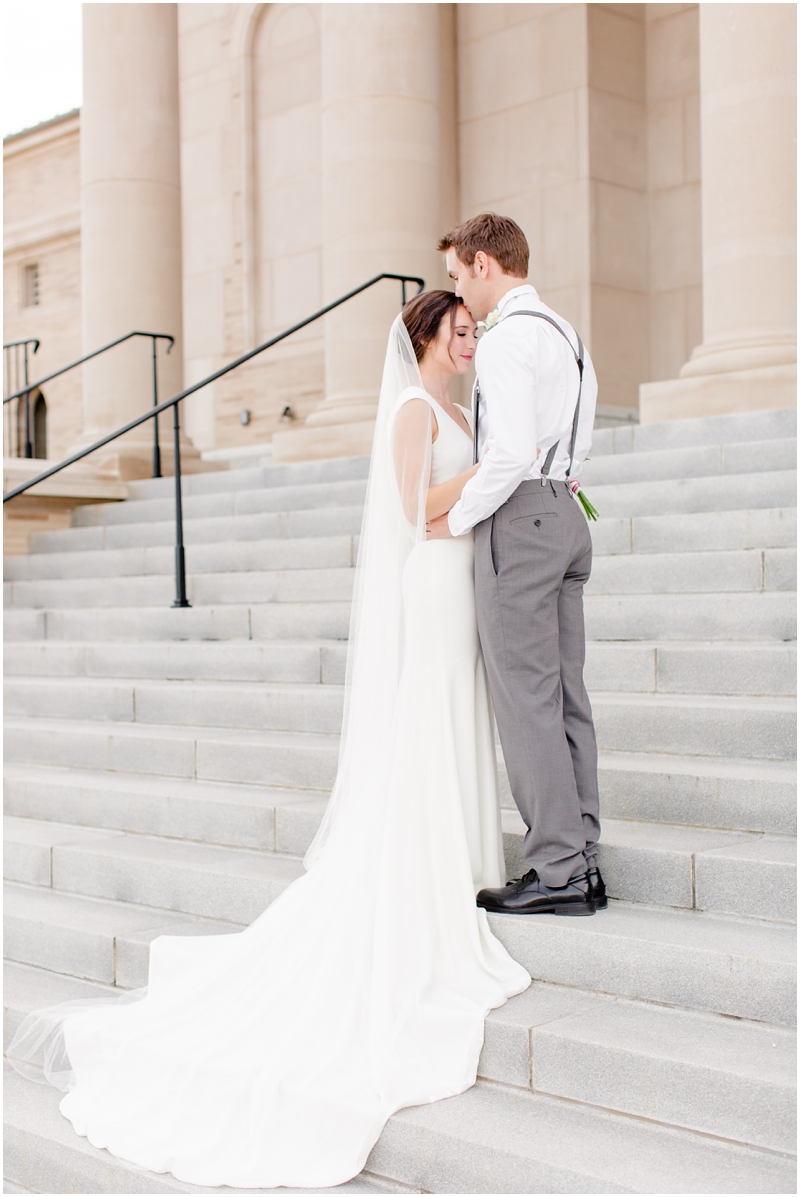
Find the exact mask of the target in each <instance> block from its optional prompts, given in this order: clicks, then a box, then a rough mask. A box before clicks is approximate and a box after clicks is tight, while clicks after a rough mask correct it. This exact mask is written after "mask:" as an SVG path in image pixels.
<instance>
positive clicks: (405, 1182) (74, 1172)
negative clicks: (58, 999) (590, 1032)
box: [6, 1074, 794, 1193]
mask: <svg viewBox="0 0 800 1197" xmlns="http://www.w3.org/2000/svg"><path fill="white" fill-rule="evenodd" d="M6 1084H7V1095H8V1106H7V1108H8V1111H9V1112H8V1114H7V1115H6V1170H7V1174H8V1176H9V1177H10V1178H15V1179H16V1180H17V1181H20V1182H25V1183H24V1185H23V1188H27V1189H29V1191H35V1192H50V1193H52V1192H80V1193H110V1192H124V1193H191V1192H195V1193H198V1192H219V1193H227V1192H229V1190H228V1189H206V1188H201V1187H198V1186H195V1185H188V1184H184V1183H182V1182H181V1181H177V1180H175V1179H174V1177H172V1176H170V1175H169V1174H161V1175H154V1174H152V1173H149V1172H145V1171H144V1170H143V1169H140V1168H137V1167H135V1166H134V1165H132V1164H127V1163H124V1162H122V1161H119V1160H117V1159H115V1158H114V1157H113V1156H112V1155H110V1154H109V1153H108V1152H107V1151H101V1150H99V1149H97V1148H95V1147H92V1146H91V1145H90V1144H89V1143H88V1142H87V1141H86V1139H83V1138H80V1137H79V1136H77V1135H75V1133H74V1132H73V1130H72V1127H71V1126H70V1124H69V1123H68V1122H67V1120H66V1119H64V1118H62V1117H61V1115H60V1114H59V1112H58V1101H59V1098H60V1094H59V1093H58V1092H57V1091H56V1090H53V1089H49V1088H47V1087H45V1086H43V1085H37V1084H36V1083H35V1082H33V1081H26V1080H25V1079H24V1078H23V1077H20V1076H17V1075H16V1074H14V1075H11V1076H9V1077H8V1078H7V1081H6ZM389 1177H393V1178H396V1179H394V1180H389V1179H387V1178H389ZM12 1183H14V1181H13V1180H12ZM393 1185H394V1187H393ZM240 1191H241V1192H248V1191H251V1190H246V1189H242V1190H240ZM308 1191H309V1192H313V1191H315V1190H308ZM316 1191H318V1192H319V1191H323V1190H316ZM325 1191H329V1192H331V1193H339V1192H347V1191H353V1192H364V1193H370V1192H412V1193H421V1192H434V1193H437V1192H438V1193H444V1192H459V1193H512V1192H513V1193H536V1192H539V1193H541V1192H550V1193H554V1192H567V1193H577V1192H586V1193H597V1192H603V1193H607V1192H637V1193H653V1192H656V1191H660V1192H682V1193H717V1192H719V1193H791V1192H794V1166H793V1162H792V1161H791V1160H789V1159H787V1158H786V1156H783V1155H777V1154H774V1153H769V1152H765V1151H761V1150H756V1149H753V1148H748V1147H744V1146H740V1145H738V1144H731V1143H729V1142H726V1141H720V1140H716V1139H711V1138H708V1137H706V1136H702V1135H698V1134H695V1133H692V1132H689V1131H681V1130H673V1129H672V1128H667V1127H660V1126H658V1125H650V1124H648V1123H645V1122H643V1121H641V1120H638V1119H635V1118H631V1117H628V1116H624V1115H616V1114H612V1113H608V1112H606V1111H601V1110H593V1109H591V1108H590V1107H580V1106H577V1105H576V1104H574V1103H572V1102H567V1101H564V1100H559V1099H557V1098H552V1097H547V1096H544V1095H539V1094H526V1093H517V1092H514V1091H513V1090H511V1089H506V1088H503V1087H501V1086H495V1085H492V1084H490V1083H488V1082H483V1081H482V1082H479V1083H478V1084H477V1085H476V1086H474V1087H473V1088H472V1089H470V1090H468V1092H467V1093H464V1094H461V1095H460V1096H459V1097H454V1098H448V1099H447V1100H446V1101H443V1102H436V1103H434V1104H433V1105H429V1106H414V1107H411V1108H409V1109H407V1110H401V1111H399V1112H398V1113H397V1114H395V1115H393V1117H392V1118H391V1119H390V1120H389V1122H388V1124H387V1126H386V1127H385V1128H384V1131H383V1133H382V1135H381V1137H380V1139H379V1140H378V1143H377V1144H376V1146H375V1147H374V1148H373V1150H372V1153H371V1155H370V1157H369V1159H368V1161H367V1167H366V1169H365V1171H364V1172H362V1173H361V1174H360V1176H358V1177H356V1178H355V1179H354V1180H352V1181H349V1182H348V1183H347V1184H344V1185H340V1186H338V1187H337V1188H336V1189H332V1190H325Z"/></svg>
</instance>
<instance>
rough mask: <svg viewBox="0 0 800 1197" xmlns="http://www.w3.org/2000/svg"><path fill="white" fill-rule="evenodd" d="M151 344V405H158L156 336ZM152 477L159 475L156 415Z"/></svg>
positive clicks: (156, 419) (159, 452) (154, 420)
mask: <svg viewBox="0 0 800 1197" xmlns="http://www.w3.org/2000/svg"><path fill="white" fill-rule="evenodd" d="M150 339H151V342H152V346H153V407H158V359H157V357H156V345H157V343H158V342H157V340H156V337H155V336H153V337H151V338H150ZM153 426H154V431H153V477H154V478H160V477H161V446H160V444H159V443H158V416H154V417H153Z"/></svg>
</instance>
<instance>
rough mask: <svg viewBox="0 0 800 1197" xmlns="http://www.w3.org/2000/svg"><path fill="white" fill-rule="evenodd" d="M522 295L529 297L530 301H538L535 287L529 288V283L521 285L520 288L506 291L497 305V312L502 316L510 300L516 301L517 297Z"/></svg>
mask: <svg viewBox="0 0 800 1197" xmlns="http://www.w3.org/2000/svg"><path fill="white" fill-rule="evenodd" d="M522 295H525V296H530V297H531V299H534V300H538V298H539V295H538V293H537V291H536V288H535V287H533V286H531V284H530V283H523V284H522V286H521V287H514V288H513V289H512V290H511V291H506V293H505V295H504V296H503V298H502V299H501V300H500V302H499V303H498V305H497V310H498V312H499V313H500V314H501V315H502V314H503V311H504V309H505V307H506V305H507V304H509V303H510V302H511V300H512V299H516V298H517V297H518V296H522Z"/></svg>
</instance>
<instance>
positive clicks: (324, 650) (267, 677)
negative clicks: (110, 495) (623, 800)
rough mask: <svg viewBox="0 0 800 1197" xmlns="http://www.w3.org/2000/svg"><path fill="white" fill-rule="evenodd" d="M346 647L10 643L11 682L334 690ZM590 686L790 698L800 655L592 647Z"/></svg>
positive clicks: (763, 648) (734, 647) (756, 649)
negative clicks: (77, 680)
mask: <svg viewBox="0 0 800 1197" xmlns="http://www.w3.org/2000/svg"><path fill="white" fill-rule="evenodd" d="M346 659H347V644H346V643H343V642H336V641H316V642H314V641H297V642H291V641H285V640H284V641H280V640H279V641H275V642H273V643H270V642H264V641H260V642H259V641H254V640H240V641H227V642H223V641H209V640H184V641H175V642H171V643H166V644H165V643H164V642H163V641H143V642H138V643H133V642H131V641H119V642H113V641H97V642H94V641H85V642H80V641H78V642H74V643H70V642H68V641H58V640H51V641H47V640H44V641H41V640H40V641H10V642H9V643H7V644H6V646H5V650H4V667H5V675H6V677H7V678H9V677H28V678H33V677H40V678H57V677H61V678H66V677H97V678H100V677H106V678H114V677H135V678H139V679H145V678H151V679H163V680H167V679H173V680H186V681H212V680H216V681H251V682H300V683H306V684H311V683H315V682H322V683H323V684H331V683H332V684H336V683H341V682H343V681H344V676H345V663H346ZM584 676H585V678H586V685H587V688H588V690H589V691H590V692H592V691H594V690H608V691H615V690H622V691H626V692H628V693H664V694H752V695H774V696H778V695H782V696H786V697H788V696H791V695H793V694H794V693H795V690H796V685H797V647H796V645H795V644H794V643H790V642H782V641H781V642H776V643H769V642H767V643H763V642H762V643H760V644H759V643H756V642H753V643H749V644H748V643H747V642H742V643H736V642H731V643H727V644H726V643H724V642H719V643H716V644H715V643H713V642H709V641H700V642H691V641H689V642H684V643H674V642H673V643H670V642H669V641H662V642H655V643H650V644H648V643H631V644H625V643H619V642H615V641H589V642H588V644H587V646H586V668H585V672H584Z"/></svg>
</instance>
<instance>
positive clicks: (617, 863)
mask: <svg viewBox="0 0 800 1197" xmlns="http://www.w3.org/2000/svg"><path fill="white" fill-rule="evenodd" d="M165 788H166V787H163V786H162V792H163V790H164V789H165ZM252 788H253V789H255V788H254V787H252ZM197 790H199V794H198V795H197V797H198V799H199V801H198V802H197V805H198V806H199V811H196V810H195V803H194V802H193V800H192V798H193V795H192V791H191V788H190V786H189V784H187V783H184V784H183V787H182V789H181V790H180V791H179V792H177V793H176V794H175V795H173V796H172V801H171V802H170V803H169V806H170V810H169V814H168V815H167V816H165V815H164V813H163V812H161V811H160V810H159V809H158V806H159V805H160V804H158V803H157V802H155V801H154V798H155V796H154V795H151V796H150V797H149V801H145V802H144V803H143V806H142V808H141V809H133V810H132V809H131V808H130V807H126V806H124V805H122V804H118V805H117V807H116V809H114V807H113V806H112V804H111V802H109V800H108V799H106V803H107V807H109V808H110V809H107V810H106V811H105V812H104V813H103V814H102V815H101V822H100V824H99V826H97V825H94V824H87V823H85V822H84V823H79V824H73V823H68V822H65V821H64V820H66V818H67V815H66V813H64V812H59V819H58V821H50V820H40V819H37V818H35V817H33V816H32V814H30V813H26V814H25V815H24V816H23V817H14V816H13V815H10V814H8V815H6V817H5V819H4V876H5V878H6V879H7V880H10V881H20V882H23V883H25V884H29V885H44V886H53V887H54V888H56V889H62V890H69V891H72V890H74V889H75V881H74V878H75V877H76V876H79V873H75V871H74V870H73V871H72V872H70V871H69V869H67V872H66V873H65V872H64V868H65V867H66V866H65V865H64V850H65V848H67V847H69V846H71V845H73V846H74V845H77V850H78V851H80V852H87V853H88V854H89V857H90V858H91V859H92V860H94V861H95V863H96V866H97V867H98V868H99V869H101V871H102V870H104V877H103V881H102V883H98V884H103V885H106V884H108V885H110V886H111V890H109V892H106V891H105V890H95V889H91V888H90V889H87V890H86V891H85V892H87V893H89V894H93V893H98V894H99V895H100V896H105V897H114V898H117V897H119V898H122V899H124V900H126V901H131V902H138V903H141V904H144V905H148V906H160V905H164V903H163V902H162V901H161V900H160V899H154V898H152V896H151V894H150V891H149V888H147V887H148V886H149V884H150V881H149V874H143V876H144V881H143V882H141V881H140V879H138V876H137V878H136V879H131V878H129V877H128V869H129V868H130V869H131V870H133V871H134V872H136V871H137V870H140V869H141V867H142V863H141V862H142V860H143V859H144V858H145V857H146V858H147V859H148V860H149V859H150V856H153V857H154V858H155V859H160V855H161V854H162V853H164V852H166V853H167V854H169V851H170V850H171V849H170V845H172V844H173V842H174V839H175V838H177V839H178V841H179V846H178V847H175V848H174V852H175V853H176V854H177V853H182V855H181V856H180V861H181V868H182V870H184V872H186V870H188V871H189V872H191V873H192V874H193V875H194V874H197V873H200V872H202V869H203V868H204V867H206V865H207V867H208V870H209V873H210V874H211V875H210V876H209V880H208V886H207V888H208V889H209V890H210V892H209V893H206V892H205V890H203V892H202V893H201V892H200V890H201V889H203V885H202V883H201V882H199V881H197V882H196V883H195V889H193V890H192V897H191V901H198V902H205V903H206V904H207V905H206V907H204V908H203V909H196V910H195V909H193V908H192V907H191V906H181V907H180V909H183V910H185V911H186V912H187V913H189V914H202V915H205V916H208V917H211V918H221V917H223V916H222V915H221V914H220V913H218V912H215V911H214V910H212V909H211V908H210V906H208V904H209V903H212V902H213V901H214V900H215V898H214V893H213V890H214V886H215V884H216V881H215V878H216V876H217V872H218V871H219V870H223V871H225V870H228V871H233V872H236V871H237V870H238V871H239V872H241V873H242V875H243V876H244V875H245V874H247V875H250V874H249V873H248V869H250V866H251V864H252V861H250V859H249V857H248V856H245V857H242V858H241V859H240V857H239V856H237V855H236V853H235V852H234V854H233V855H230V856H226V855H224V854H222V855H220V854H219V853H217V854H216V856H212V857H211V858H210V860H209V862H206V858H205V856H204V855H203V853H202V852H200V853H199V854H196V853H194V847H195V846H200V847H201V848H202V847H205V846H209V845H210V846H212V847H215V848H223V847H234V848H236V849H238V848H245V849H250V848H256V849H259V850H260V851H261V852H263V853H270V852H277V853H282V854H288V853H295V854H297V855H302V854H304V853H305V852H306V850H307V849H308V847H309V845H310V843H311V840H312V839H313V837H314V835H315V834H316V831H317V828H318V826H319V822H320V820H321V818H322V813H323V811H324V808H325V802H324V800H321V799H320V798H319V797H317V798H316V799H310V800H309V799H308V798H307V797H304V796H302V795H301V796H300V797H298V795H297V793H294V794H293V793H292V792H291V791H273V792H269V791H266V792H265V791H263V790H255V793H252V794H245V795H241V796H239V798H238V801H237V800H236V799H235V798H234V796H233V795H231V794H230V788H228V790H225V789H224V788H222V787H219V788H217V787H208V786H206V787H203V786H202V784H201V783H198V785H197V789H196V790H195V793H197ZM220 790H221V791H222V792H221V793H220V792H219V791H220ZM121 795H125V791H124V790H122V791H121ZM95 796H97V794H96V791H95ZM126 796H127V795H126ZM181 798H182V799H183V801H181ZM248 799H249V800H250V802H251V803H252V805H251V806H250V807H249V809H248V807H247V805H246V803H247V801H248ZM226 800H227V801H226ZM101 801H102V796H101ZM231 807H232V814H233V816H234V817H237V819H236V823H235V824H234V829H233V831H230V830H228V829H227V828H225V827H223V829H222V834H221V837H220V838H219V839H217V838H211V836H210V835H209V832H213V831H214V830H215V829H217V828H219V823H220V816H224V813H225V810H226V808H231ZM84 809H85V808H84ZM196 816H197V817H196ZM200 828H206V829H207V830H206V835H205V836H203V835H201V834H200ZM125 832H128V833H134V834H129V835H127V836H126V835H125V834H124V833H125ZM524 833H525V826H524V824H523V822H522V819H521V817H520V815H519V813H518V812H517V811H516V809H515V810H504V811H503V834H504V846H505V856H506V868H507V871H508V875H509V876H511V877H519V876H520V875H521V874H522V873H524V872H525V870H526V866H525V863H524V859H523V836H524ZM165 836H167V837H169V838H167V839H165V838H164V837H165ZM165 845H166V846H165ZM66 855H67V857H69V855H70V854H69V853H67V854H66ZM101 858H104V859H101ZM198 862H199V863H198ZM598 862H599V864H600V867H601V868H602V870H603V875H604V877H605V881H606V887H607V890H608V893H609V895H610V896H611V897H614V898H622V899H625V900H627V901H630V902H645V903H649V904H650V905H658V906H668V907H676V908H685V909H696V910H706V911H717V912H719V913H723V914H741V915H743V916H745V917H753V918H760V919H764V920H766V921H778V922H789V923H791V922H794V921H795V918H796V908H795V892H796V882H797V842H796V840H795V839H794V837H791V836H775V835H761V834H757V833H752V832H751V833H747V832H737V831H728V830H722V829H706V828H698V827H684V826H678V825H670V824H653V823H644V822H641V823H637V822H634V821H630V820H615V819H608V818H605V817H604V819H603V834H602V839H601V842H600V845H599V855H598ZM167 867H169V865H168V866H167ZM89 871H90V872H91V870H89ZM250 871H251V872H252V870H251V869H250ZM106 874H107V875H106ZM67 875H69V876H70V877H72V878H73V880H72V881H69V880H65V876H67ZM182 876H183V874H182ZM163 880H164V878H163V877H160V878H159V883H160V882H161V881H163ZM118 883H119V884H120V885H122V887H123V891H124V892H122V891H121V892H119V893H117V892H116V890H115V888H114V887H115V886H116V885H117V884H118ZM87 884H88V883H87ZM140 884H144V886H145V888H143V889H141V890H140V889H136V890H135V894H134V896H132V897H131V896H129V894H130V892H133V890H130V889H129V887H130V886H133V887H136V886H139V885H140ZM198 887H199V888H198ZM78 892H84V891H83V889H79V890H78ZM181 900H183V899H181ZM186 900H189V899H186ZM225 900H226V901H227V898H226V899H225ZM253 901H254V903H255V909H260V905H259V904H260V903H261V899H260V896H258V895H256V896H255V897H254V899H253ZM248 917H250V918H252V917H255V915H250V916H248ZM244 921H246V920H244Z"/></svg>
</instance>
